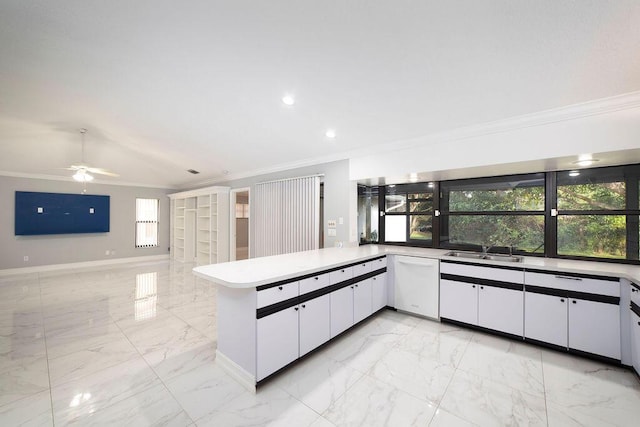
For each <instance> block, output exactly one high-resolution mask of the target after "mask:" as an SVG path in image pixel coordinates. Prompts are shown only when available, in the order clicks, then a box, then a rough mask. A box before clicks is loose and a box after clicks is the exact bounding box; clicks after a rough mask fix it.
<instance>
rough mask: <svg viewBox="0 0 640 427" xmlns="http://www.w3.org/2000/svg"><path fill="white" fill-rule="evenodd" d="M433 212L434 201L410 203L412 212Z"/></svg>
mask: <svg viewBox="0 0 640 427" xmlns="http://www.w3.org/2000/svg"><path fill="white" fill-rule="evenodd" d="M432 210H433V202H432V201H430V200H429V201H426V200H424V201H420V202H409V211H410V212H431V211H432Z"/></svg>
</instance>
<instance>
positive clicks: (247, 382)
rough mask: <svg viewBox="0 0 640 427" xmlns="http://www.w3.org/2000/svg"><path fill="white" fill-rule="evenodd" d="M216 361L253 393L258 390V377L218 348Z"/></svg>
mask: <svg viewBox="0 0 640 427" xmlns="http://www.w3.org/2000/svg"><path fill="white" fill-rule="evenodd" d="M216 361H217V362H218V366H220V368H221V369H222V370H224V371H225V372H226V373H227V374H229V376H230V377H231V378H233V379H235V380H236V381H238V382H239V383H240V385H242V386H243V387H244V388H246V389H247V390H248V391H250V392H251V393H255V392H256V377H254V376H253V375H251V374H250V373H249V372H247V371H245V370H244V369H242V368H241V367H240V365H238V364H237V363H235V362H234V361H233V360H231V359H229V358H228V357H227V356H225V355H224V354H223V353H220V350H216Z"/></svg>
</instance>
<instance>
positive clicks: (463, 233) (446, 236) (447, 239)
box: [440, 173, 545, 253]
mask: <svg viewBox="0 0 640 427" xmlns="http://www.w3.org/2000/svg"><path fill="white" fill-rule="evenodd" d="M441 189H442V190H441V194H440V208H441V210H442V215H441V218H440V228H441V229H440V246H441V247H444V248H467V249H479V248H480V247H482V246H489V247H494V248H495V249H494V250H496V251H505V252H506V251H511V250H513V251H514V252H520V253H543V252H544V242H545V239H544V236H545V175H544V174H542V173H540V174H530V175H512V176H507V177H493V178H477V179H467V180H460V181H448V182H443V183H441ZM498 248H500V249H501V250H499V249H498Z"/></svg>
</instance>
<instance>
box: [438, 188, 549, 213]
mask: <svg viewBox="0 0 640 427" xmlns="http://www.w3.org/2000/svg"><path fill="white" fill-rule="evenodd" d="M542 210H544V187H526V188H513V189H498V190H461V191H457V190H456V191H451V192H450V195H449V211H451V212H465V211H471V212H482V211H542Z"/></svg>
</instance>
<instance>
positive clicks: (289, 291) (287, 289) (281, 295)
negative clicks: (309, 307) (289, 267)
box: [258, 282, 298, 308]
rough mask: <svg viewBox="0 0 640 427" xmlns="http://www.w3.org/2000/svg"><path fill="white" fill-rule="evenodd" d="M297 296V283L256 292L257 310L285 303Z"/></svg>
mask: <svg viewBox="0 0 640 427" xmlns="http://www.w3.org/2000/svg"><path fill="white" fill-rule="evenodd" d="M297 296H298V282H292V283H287V284H286V285H280V286H274V287H273V288H269V289H264V290H262V291H258V308H262V307H266V306H268V305H271V304H275V303H277V302H280V301H286V300H288V299H290V298H295V297H297Z"/></svg>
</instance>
